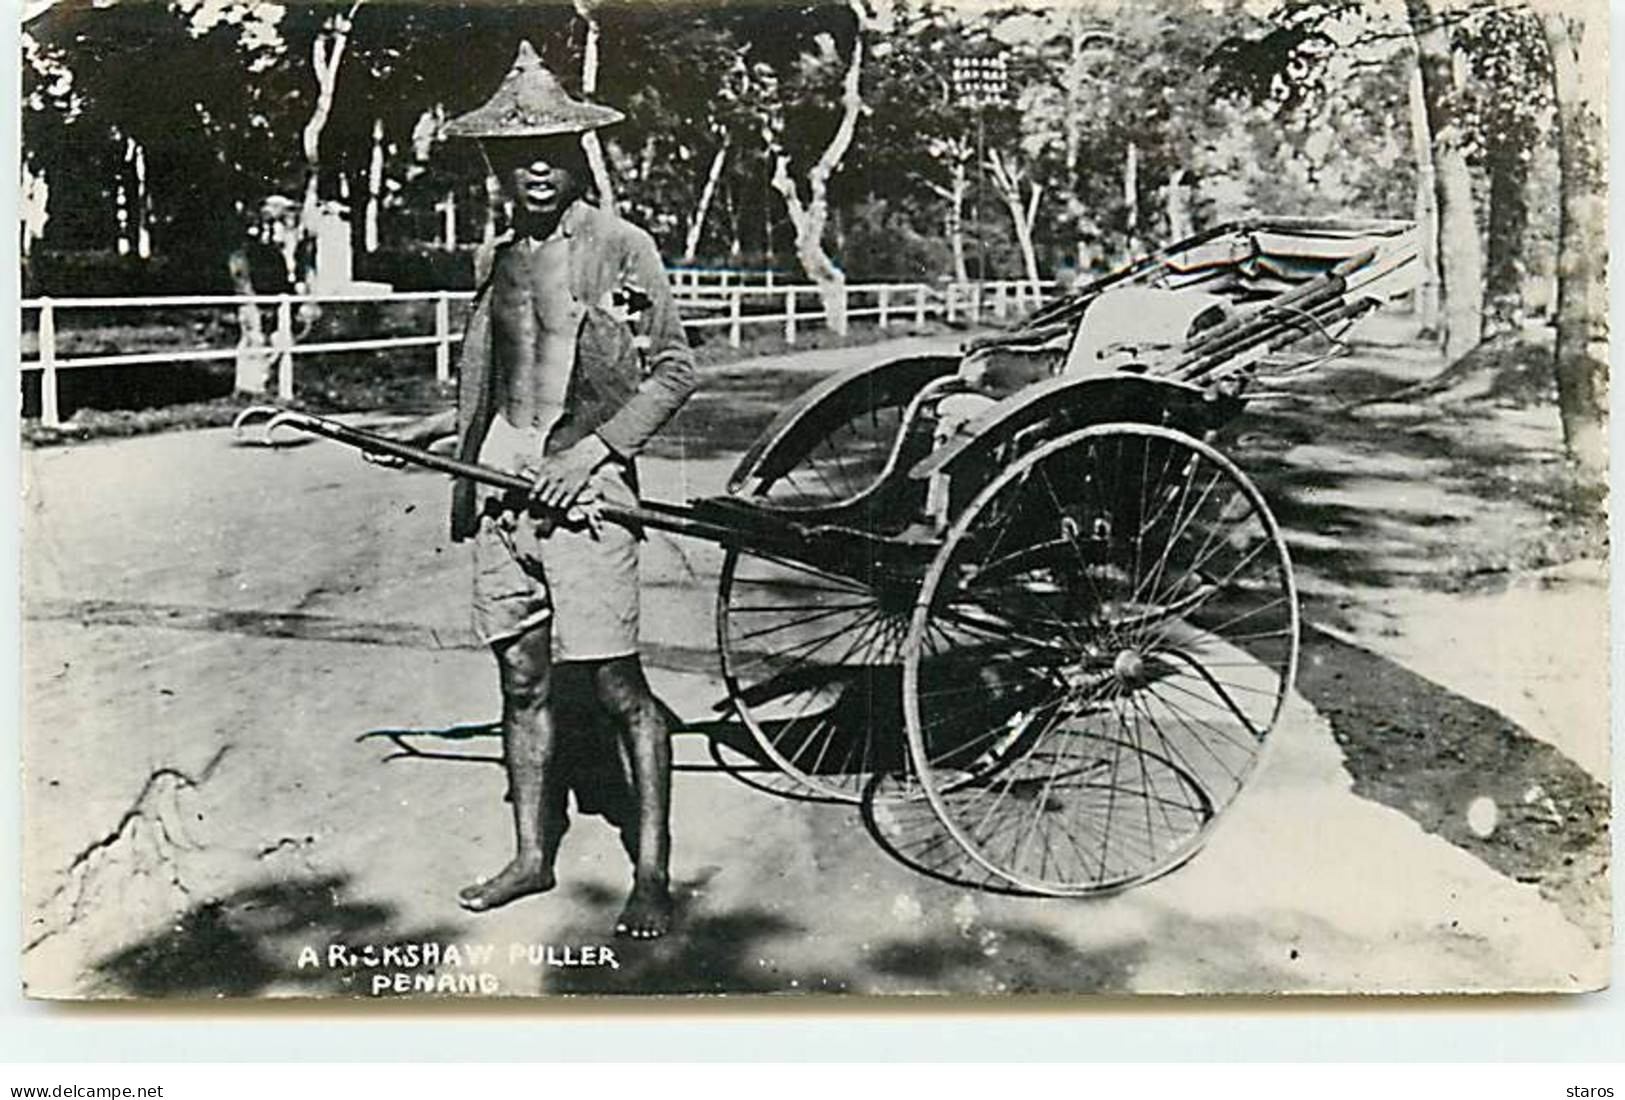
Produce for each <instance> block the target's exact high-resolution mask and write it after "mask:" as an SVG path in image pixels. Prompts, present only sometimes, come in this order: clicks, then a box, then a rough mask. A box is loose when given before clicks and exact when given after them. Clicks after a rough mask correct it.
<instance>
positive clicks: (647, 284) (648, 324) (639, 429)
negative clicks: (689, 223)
mask: <svg viewBox="0 0 1625 1100" xmlns="http://www.w3.org/2000/svg"><path fill="white" fill-rule="evenodd" d="M631 266H632V275H633V278H634V279H635V280H636V282H637V284H638V286H640V287H641V288H642V289H643V290H644V291H645V292H646V293H647V294H648V295H649V299H650V301H649V307H648V308H647V309H646V310H644V311H643V312H642V314H640V315H639V317H638V319H637V322H636V324H635V326H634V331H635V332H636V333H637V337H638V339H639V340H640V341H647V348H646V354H647V356H648V365H649V369H648V374H647V376H646V377H645V378H644V380H643V382H642V384H641V385H639V386H638V390H637V393H635V394H633V395H632V397H631V398H630V399H629V400H628V401H627V402H626V404H625V405H623V406H622V407H621V408H620V409H619V410H618V411H617V412H616V413H615V415H614V416H612V417H610V418H609V419H608V420H607V421H605V422H604V423H603V424H602V425H601V426H600V427H599V428H598V433H597V434H598V438H600V439H602V440H603V441H604V443H605V444H606V445H607V446H608V447H609V449H610V450H611V451H613V452H614V453H615V454H617V455H619V456H620V457H622V458H632V457H633V456H635V455H636V454H637V453H638V452H639V451H641V450H642V449H643V447H644V445H645V444H647V443H648V442H649V439H650V437H652V436H653V435H654V434H655V433H656V432H658V431H659V430H660V429H661V428H663V427H664V426H665V425H666V422H667V421H668V420H670V419H671V418H672V417H673V416H674V415H675V414H676V413H677V410H678V409H680V408H682V407H683V403H684V402H685V401H687V400H688V398H689V395H690V394H692V393H693V392H694V387H695V385H696V384H697V382H698V377H697V373H696V371H695V369H694V352H693V351H692V350H690V348H689V346H688V337H687V336H686V335H684V333H683V321H682V318H681V317H680V316H679V315H678V313H677V302H676V300H675V299H674V298H673V297H672V293H671V283H670V282H669V281H668V280H667V278H666V268H665V265H664V264H662V263H661V262H660V252H659V251H658V250H657V249H656V248H655V244H654V241H653V240H652V239H651V238H650V237H649V236H648V234H646V233H642V232H639V233H638V234H637V235H636V238H635V242H634V244H633V247H632V256H631Z"/></svg>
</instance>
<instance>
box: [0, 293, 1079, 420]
mask: <svg viewBox="0 0 1625 1100" xmlns="http://www.w3.org/2000/svg"><path fill="white" fill-rule="evenodd" d="M681 272H682V269H679V272H676V273H674V287H673V289H674V293H675V295H676V298H677V302H678V308H679V309H680V310H681V311H682V312H683V314H684V318H683V324H684V326H685V327H687V328H690V329H714V328H724V329H726V330H727V339H728V343H729V345H730V346H731V347H736V348H737V347H740V346H741V345H742V343H743V340H744V330H745V328H746V327H748V326H756V325H773V326H777V327H779V328H780V329H781V331H782V333H783V337H784V341H785V343H787V344H791V345H793V344H795V342H796V340H797V336H798V333H799V331H800V330H801V328H802V327H803V326H809V325H814V324H822V323H825V322H827V320H828V317H827V314H826V312H825V310H824V307H823V304H822V299H821V298H820V296H819V289H818V287H816V286H811V285H784V284H779V285H773V284H772V283H771V281H769V282H765V283H762V284H748V283H744V282H739V281H723V280H720V279H718V280H713V281H711V282H704V281H699V280H681V279H678V278H676V276H677V275H678V274H681ZM689 273H690V274H697V272H689ZM709 274H712V275H716V274H719V273H717V272H714V271H713V272H709ZM720 274H725V275H746V274H754V275H757V276H760V275H762V274H764V273H760V272H757V273H747V272H722V273H720ZM765 275H766V276H767V277H768V279H769V280H771V276H772V273H771V272H767V273H765ZM1054 288H1055V284H1054V283H1052V282H1045V283H1037V284H1034V283H1030V282H1025V281H1020V282H1017V281H1000V282H984V283H944V284H937V285H932V284H930V283H923V282H920V283H853V284H850V285H848V286H847V287H846V307H847V310H846V313H847V317H848V318H852V319H861V318H873V319H874V321H875V324H876V326H877V327H878V328H880V329H883V330H884V329H887V328H890V327H891V326H892V325H893V324H908V323H913V324H916V325H923V324H925V323H926V322H927V321H928V320H930V319H932V318H941V319H942V320H944V321H946V322H948V323H955V322H965V323H969V324H979V323H982V322H983V321H987V320H994V321H1002V320H1005V319H1007V318H1009V317H1012V316H1014V315H1016V314H1017V313H1019V312H1020V311H1022V310H1025V309H1028V308H1031V307H1033V306H1036V305H1038V304H1040V303H1041V302H1042V301H1043V300H1044V297H1045V295H1046V294H1048V293H1051V292H1053V290H1054ZM473 296H474V295H473V292H471V291H458V290H430V291H404V292H400V293H390V294H368V295H342V294H277V295H268V294H255V295H232V294H203V295H194V296H162V297H133V298H111V297H109V298H85V297H71V298H52V297H40V298H28V299H24V300H23V301H22V303H21V306H22V309H23V311H24V313H25V314H26V313H28V312H29V311H33V312H35V313H36V314H37V316H38V324H37V334H38V343H39V352H38V355H37V356H36V357H35V358H32V359H23V360H22V361H21V362H20V363H19V366H20V368H21V370H23V371H29V372H32V371H38V372H40V375H41V378H40V422H41V423H42V424H43V425H45V426H47V427H56V426H59V425H60V424H61V422H62V419H61V404H60V392H59V386H58V383H59V376H60V372H61V371H64V370H75V369H82V368H86V367H140V366H153V365H158V364H173V363H198V362H212V361H218V360H225V359H230V360H237V359H239V357H256V361H258V362H262V363H265V364H267V369H266V371H265V373H266V374H267V376H269V375H270V374H271V373H272V372H273V371H274V374H275V378H276V391H277V398H278V399H279V400H282V401H288V400H291V399H292V398H293V394H294V370H295V367H294V363H295V359H296V357H298V356H301V355H322V354H333V353H345V352H362V351H386V350H392V349H396V348H422V347H432V348H434V349H435V378H436V379H437V380H438V381H440V382H448V381H450V380H451V369H452V355H451V352H452V347H453V345H455V344H457V343H458V342H460V341H461V340H462V333H461V332H458V331H456V330H454V329H453V328H452V324H451V307H452V305H453V303H463V302H468V301H470V300H472V298H473ZM809 299H810V301H809ZM410 302H432V303H433V304H434V317H433V328H432V331H430V332H427V333H424V334H421V335H406V336H391V337H381V338H375V339H362V340H329V341H318V342H313V343H299V342H298V341H297V340H296V338H295V336H294V324H293V321H294V310H295V308H296V307H297V306H300V305H305V304H317V305H344V304H353V305H362V304H371V305H393V304H402V303H410ZM244 306H254V307H270V308H274V309H275V311H276V328H275V331H274V332H273V333H272V335H271V339H270V342H269V343H268V344H267V345H265V346H258V345H252V344H246V343H239V344H238V345H237V346H235V347H213V348H210V347H203V348H165V349H156V350H151V351H132V352H123V353H118V354H110V355H67V356H64V355H63V354H61V343H62V341H61V339H60V337H59V336H58V332H57V322H58V319H59V316H60V315H61V314H62V313H64V312H68V311H74V310H92V309H94V310H109V309H116V310H126V309H128V310H142V309H149V310H152V309H165V310H168V309H197V308H214V309H227V308H229V309H239V308H241V307H244ZM804 306H805V307H806V308H803V307H804Z"/></svg>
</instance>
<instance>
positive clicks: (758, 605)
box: [717, 549, 918, 802]
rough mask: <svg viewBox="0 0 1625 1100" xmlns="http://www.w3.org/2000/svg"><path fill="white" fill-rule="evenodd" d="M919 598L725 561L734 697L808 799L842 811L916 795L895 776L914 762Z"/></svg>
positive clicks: (810, 571) (767, 562)
mask: <svg viewBox="0 0 1625 1100" xmlns="http://www.w3.org/2000/svg"><path fill="white" fill-rule="evenodd" d="M911 596H912V589H910V591H908V592H906V593H885V592H883V591H881V590H879V589H878V588H877V587H875V586H871V585H868V584H865V583H864V582H862V581H860V580H857V579H854V578H849V577H842V576H836V575H834V574H830V573H826V572H823V571H821V570H819V569H816V568H814V567H812V566H810V565H804V564H801V563H798V562H794V561H790V560H787V559H780V558H775V557H772V556H768V555H763V554H757V553H753V552H748V551H741V550H738V549H730V550H729V551H728V553H727V556H726V557H725V558H724V560H723V564H722V573H721V576H720V578H719V580H718V584H717V649H718V652H719V654H720V656H721V663H722V677H723V680H724V682H725V683H726V685H727V688H728V698H729V700H730V702H731V704H732V706H733V709H734V712H735V713H736V714H737V715H738V716H739V718H740V720H741V721H742V722H743V723H744V724H745V727H746V728H747V729H748V730H749V731H750V733H751V736H752V737H753V738H754V739H755V741H756V744H757V746H758V747H759V748H760V750H761V753H762V755H763V756H764V757H765V758H766V760H767V761H768V762H771V763H772V764H773V765H775V766H776V767H777V768H778V769H779V770H780V771H782V772H784V773H785V774H786V775H788V776H790V777H792V778H793V779H795V780H796V781H797V782H799V783H800V784H801V785H802V786H804V787H806V788H807V789H808V791H810V792H812V793H814V794H817V795H820V796H823V797H825V798H830V799H834V800H837V801H841V802H861V801H863V800H864V798H865V797H866V794H865V792H866V790H868V794H867V797H869V798H874V797H877V792H878V797H881V798H883V799H884V798H888V797H899V796H903V795H904V794H905V793H907V792H906V791H905V784H903V783H902V782H901V781H894V780H893V779H892V777H893V776H898V777H900V776H901V774H902V773H903V771H904V769H905V767H906V764H907V756H906V754H905V752H904V749H903V732H902V730H903V721H902V713H901V699H902V696H901V686H902V672H901V666H900V660H901V656H902V645H903V637H904V635H905V634H906V632H907V630H908V612H909V608H910V606H911V599H910V597H911ZM877 780H878V781H877ZM871 784H873V789H870V788H871ZM907 790H908V791H912V792H913V793H914V794H915V795H916V796H917V793H918V792H917V788H907Z"/></svg>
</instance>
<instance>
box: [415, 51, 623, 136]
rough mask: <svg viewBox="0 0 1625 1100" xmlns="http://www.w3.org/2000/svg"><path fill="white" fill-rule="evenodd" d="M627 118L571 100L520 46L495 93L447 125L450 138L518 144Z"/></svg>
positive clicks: (583, 131)
mask: <svg viewBox="0 0 1625 1100" xmlns="http://www.w3.org/2000/svg"><path fill="white" fill-rule="evenodd" d="M625 117H626V116H625V115H623V114H621V112H619V111H617V110H616V109H615V108H613V107H605V106H602V105H601V104H597V103H587V102H584V101H582V100H579V99H573V98H571V96H570V94H569V93H568V92H566V91H565V90H564V87H563V85H561V84H560V83H559V80H558V77H556V76H554V75H553V74H552V73H550V72H548V71H547V69H546V67H545V66H543V64H542V59H541V58H540V57H538V56H537V54H536V50H535V48H534V47H532V46H531V44H530V43H529V42H521V43H519V54H518V56H516V57H515V58H514V59H513V67H512V68H511V69H509V70H508V75H507V76H505V77H503V78H502V84H501V85H500V86H499V87H498V88H497V90H496V93H495V94H494V95H492V96H491V98H490V99H488V100H486V101H485V102H484V103H482V104H481V105H480V106H478V107H476V108H474V109H473V110H472V111H469V112H468V113H467V114H464V115H458V116H457V117H456V118H454V119H452V120H451V121H450V122H449V123H447V124H446V135H447V136H448V137H471V138H508V137H511V138H519V137H546V136H547V135H549V134H581V133H585V132H587V131H588V130H596V129H598V127H600V126H609V125H611V124H613V123H616V122H619V121H621V119H623V118H625Z"/></svg>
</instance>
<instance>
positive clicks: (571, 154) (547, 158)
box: [487, 135, 586, 217]
mask: <svg viewBox="0 0 1625 1100" xmlns="http://www.w3.org/2000/svg"><path fill="white" fill-rule="evenodd" d="M487 155H488V156H489V157H490V159H491V167H492V168H493V169H494V170H495V171H496V174H497V178H498V179H499V180H501V181H502V186H503V188H504V189H505V190H506V191H507V192H508V196H509V197H510V198H511V199H513V203H514V209H515V213H516V214H521V215H530V216H533V217H547V216H550V215H555V214H558V213H559V212H560V211H562V210H563V209H564V208H565V207H566V206H568V205H569V204H570V203H571V201H572V200H574V199H575V198H576V196H577V195H580V194H581V193H582V190H583V188H584V185H585V183H586V176H585V174H584V172H583V169H582V161H583V157H582V153H581V143H580V141H578V140H577V139H576V137H575V136H574V135H564V136H560V137H544V138H502V139H498V140H495V141H491V142H489V143H488V144H487Z"/></svg>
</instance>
